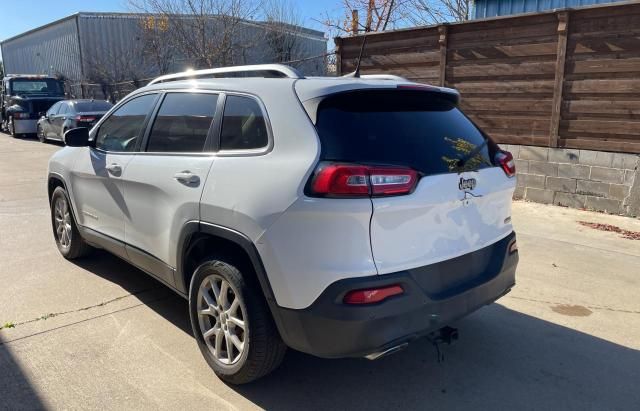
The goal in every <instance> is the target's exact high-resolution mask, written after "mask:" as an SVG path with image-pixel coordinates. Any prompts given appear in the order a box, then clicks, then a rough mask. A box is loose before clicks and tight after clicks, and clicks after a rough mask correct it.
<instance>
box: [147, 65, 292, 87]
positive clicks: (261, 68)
mask: <svg viewBox="0 0 640 411" xmlns="http://www.w3.org/2000/svg"><path fill="white" fill-rule="evenodd" d="M251 72H255V73H259V72H263V73H265V74H266V73H272V74H274V73H275V74H278V75H279V76H278V77H286V78H294V79H303V78H304V76H303V75H302V73H300V72H299V71H298V70H296V69H294V68H293V67H290V66H285V65H284V64H253V65H248V66H233V67H219V68H212V69H204V70H187V71H183V72H182V73H175V74H167V75H165V76H160V77H158V78H155V79H153V80H151V81H150V82H149V84H147V85H148V86H150V85H152V84H157V83H164V82H167V81H179V80H186V79H191V78H198V77H217V75H219V74H228V73H251ZM222 77H224V76H222Z"/></svg>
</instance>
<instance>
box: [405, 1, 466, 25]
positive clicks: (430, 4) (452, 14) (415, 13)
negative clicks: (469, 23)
mask: <svg viewBox="0 0 640 411" xmlns="http://www.w3.org/2000/svg"><path fill="white" fill-rule="evenodd" d="M472 1H473V0H407V1H405V2H404V3H403V4H402V7H401V14H402V17H403V18H404V19H406V21H407V23H409V24H410V25H414V26H415V25H425V24H438V23H445V22H455V21H466V20H469V13H470V12H471V5H472Z"/></svg>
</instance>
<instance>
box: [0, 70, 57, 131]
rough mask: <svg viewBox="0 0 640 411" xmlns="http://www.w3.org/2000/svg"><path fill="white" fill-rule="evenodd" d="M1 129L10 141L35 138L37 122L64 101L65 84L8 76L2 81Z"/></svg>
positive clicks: (50, 79)
mask: <svg viewBox="0 0 640 411" xmlns="http://www.w3.org/2000/svg"><path fill="white" fill-rule="evenodd" d="M0 92H1V93H2V98H1V99H0V125H1V126H0V127H1V128H2V131H6V132H8V133H9V134H11V135H12V136H13V137H19V136H20V135H23V134H35V133H36V123H37V122H38V119H39V118H40V117H41V116H42V115H44V113H45V112H46V111H47V110H48V109H49V108H50V107H51V106H52V105H53V104H55V103H56V102H58V101H60V100H62V99H64V83H63V82H62V81H60V80H58V79H56V78H54V77H49V76H42V75H35V74H10V75H8V76H6V77H5V78H4V79H3V80H2V88H1V91H0Z"/></svg>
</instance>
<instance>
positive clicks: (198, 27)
mask: <svg viewBox="0 0 640 411" xmlns="http://www.w3.org/2000/svg"><path fill="white" fill-rule="evenodd" d="M129 4H130V7H131V8H132V9H134V10H136V11H139V12H145V13H149V14H150V15H154V16H159V17H161V18H163V19H166V21H167V31H168V33H169V35H170V37H171V38H172V41H173V45H174V47H175V48H176V50H177V51H179V52H180V54H182V57H183V58H184V59H186V60H189V61H191V63H192V64H193V65H194V66H195V67H194V68H205V67H216V66H225V65H232V64H234V63H235V62H236V61H237V60H241V59H242V56H243V54H244V50H245V49H246V48H249V47H251V46H252V45H253V44H254V43H252V42H250V41H248V39H247V38H246V37H247V35H246V33H243V32H242V26H243V24H244V23H246V22H247V21H248V20H252V19H253V18H254V16H255V15H257V14H258V12H259V11H260V10H259V3H258V1H257V0H129Z"/></svg>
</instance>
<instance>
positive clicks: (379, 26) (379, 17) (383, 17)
mask: <svg viewBox="0 0 640 411" xmlns="http://www.w3.org/2000/svg"><path fill="white" fill-rule="evenodd" d="M405 1H406V0H342V8H343V13H342V16H341V17H333V16H331V15H329V13H325V17H324V19H323V20H322V21H321V22H322V23H323V24H324V25H325V26H327V27H328V28H329V29H330V30H331V31H332V32H333V33H335V34H349V35H355V34H358V33H359V32H365V33H368V32H372V31H384V30H387V29H389V28H392V27H394V26H395V25H396V24H397V23H399V22H400V21H401V20H402V15H401V13H400V12H401V6H402V5H403V4H404V2H405Z"/></svg>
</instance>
